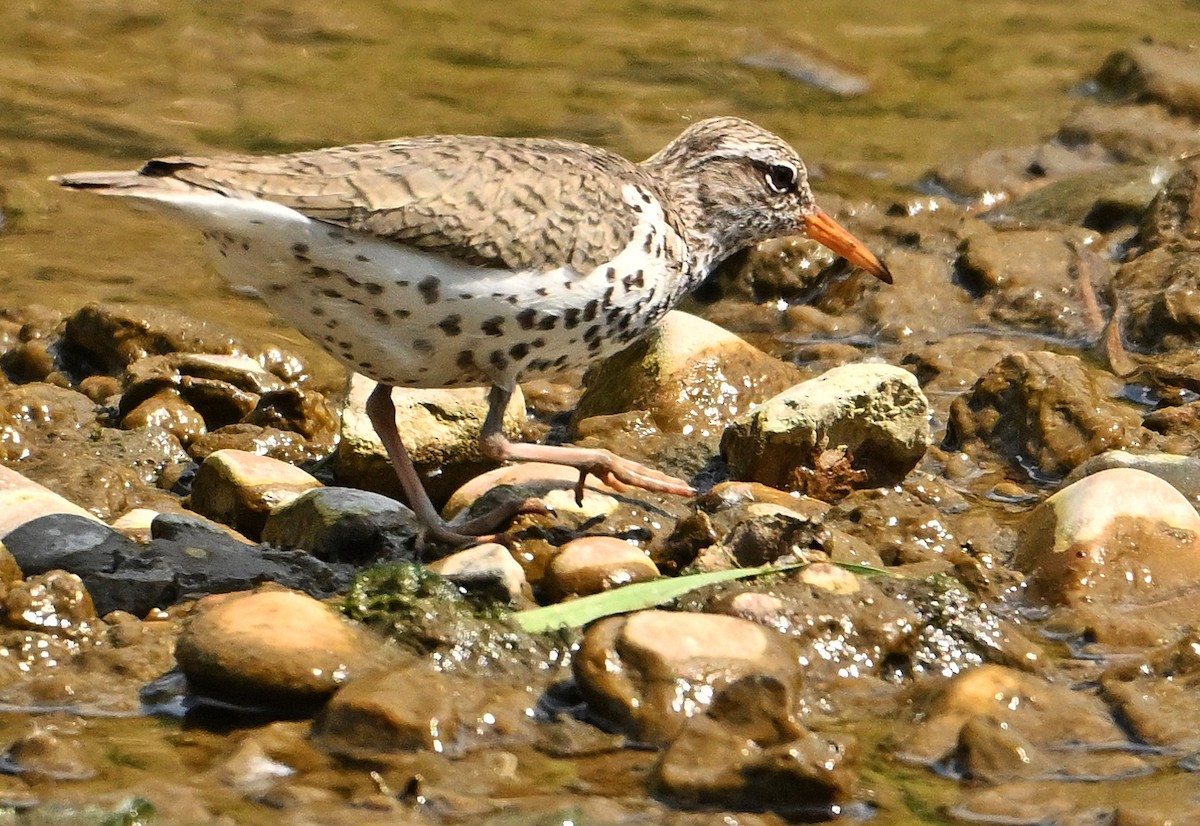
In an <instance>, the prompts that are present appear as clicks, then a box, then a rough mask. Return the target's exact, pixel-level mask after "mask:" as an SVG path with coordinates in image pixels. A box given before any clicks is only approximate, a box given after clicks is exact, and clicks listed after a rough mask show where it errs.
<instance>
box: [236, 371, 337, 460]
mask: <svg viewBox="0 0 1200 826" xmlns="http://www.w3.org/2000/svg"><path fill="white" fill-rule="evenodd" d="M245 421H246V423H247V424H252V425H258V426H260V427H262V428H264V429H275V430H280V431H285V432H291V433H298V434H300V435H301V436H303V437H304V439H305V440H306V442H307V443H308V447H309V449H310V450H311V451H312V453H313V455H315V456H324V455H326V454H328V453H329V452H330V451H331V450H332V449H333V447H334V442H335V441H336V440H337V438H338V429H339V427H340V426H341V421H340V420H339V418H338V411H337V409H336V408H335V407H334V406H333V404H332V403H331V402H330V401H329V399H328V398H326V397H325V396H324V395H323V394H321V393H316V392H313V391H311V390H305V389H303V388H300V387H295V386H292V387H283V388H279V389H277V390H269V391H264V392H263V393H262V394H261V395H260V396H259V399H258V404H256V405H255V406H254V409H253V410H252V411H250V414H249V415H248V416H246V419H245Z"/></svg>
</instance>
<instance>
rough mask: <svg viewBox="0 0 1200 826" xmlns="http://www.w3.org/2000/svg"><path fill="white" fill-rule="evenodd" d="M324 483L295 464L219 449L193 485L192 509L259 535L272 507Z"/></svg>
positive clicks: (201, 466)
mask: <svg viewBox="0 0 1200 826" xmlns="http://www.w3.org/2000/svg"><path fill="white" fill-rule="evenodd" d="M320 486H321V483H320V482H318V481H317V480H316V479H315V478H313V477H312V476H310V475H309V474H308V473H305V472H304V471H303V470H301V469H300V468H298V467H295V466H294V465H289V464H287V463H286V462H280V461H278V460H277V459H271V458H268V457H266V456H259V455H258V454H255V453H247V452H246V451H242V450H218V451H217V452H216V453H213V454H211V455H210V456H209V457H208V458H207V459H205V460H204V464H202V465H200V470H199V471H197V473H196V479H195V482H193V484H192V497H191V501H190V506H191V508H192V510H194V511H196V512H197V513H200V514H203V515H204V516H207V517H208V518H210V519H215V520H217V521H218V522H223V523H225V524H227V525H230V526H232V527H234V528H236V529H237V530H238V531H240V532H241V533H244V534H246V535H247V536H250V537H257V536H258V535H259V534H260V533H261V531H262V527H263V524H264V523H265V522H266V521H267V515H268V514H269V513H270V512H271V510H272V509H273V508H275V507H278V506H279V505H282V504H283V503H285V502H290V501H292V500H293V499H295V498H296V497H297V496H299V495H300V494H302V493H304V492H305V491H306V490H312V489H313V488H318V487H320Z"/></svg>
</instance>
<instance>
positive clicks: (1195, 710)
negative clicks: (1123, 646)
mask: <svg viewBox="0 0 1200 826" xmlns="http://www.w3.org/2000/svg"><path fill="white" fill-rule="evenodd" d="M1100 686H1101V690H1102V692H1103V696H1104V697H1105V699H1107V700H1108V702H1109V703H1110V704H1111V705H1113V706H1114V707H1115V709H1116V711H1117V713H1118V714H1120V716H1121V719H1122V720H1123V721H1125V724H1126V725H1127V726H1128V727H1129V729H1130V731H1131V732H1132V733H1133V735H1134V736H1135V737H1137V738H1138V739H1139V740H1140V741H1141V742H1144V743H1150V744H1152V745H1156V746H1170V747H1174V748H1177V749H1180V750H1187V751H1192V752H1194V751H1197V750H1200V636H1198V635H1197V633H1196V631H1194V630H1193V631H1189V632H1188V633H1187V634H1186V635H1185V636H1184V637H1183V639H1181V640H1179V641H1178V642H1176V643H1173V644H1172V645H1169V646H1164V647H1162V648H1159V649H1157V650H1153V651H1150V652H1148V653H1146V654H1144V655H1142V656H1138V657H1136V658H1134V659H1132V660H1131V661H1129V662H1123V663H1119V664H1117V665H1114V666H1113V667H1111V668H1109V669H1108V670H1106V671H1105V672H1104V674H1103V675H1101V678H1100Z"/></svg>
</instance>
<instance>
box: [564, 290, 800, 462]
mask: <svg viewBox="0 0 1200 826" xmlns="http://www.w3.org/2000/svg"><path fill="white" fill-rule="evenodd" d="M799 378H800V373H799V372H798V371H797V370H796V368H794V367H792V366H791V365H788V364H784V363H783V362H781V361H779V360H778V359H774V358H772V357H771V356H768V355H767V354H766V353H763V352H762V351H761V350H758V349H757V348H755V347H752V346H751V345H749V344H747V343H746V342H745V341H743V340H742V339H740V338H738V337H737V336H735V335H734V334H733V333H730V332H727V331H725V330H723V329H722V328H720V327H718V326H716V325H715V324H712V323H710V322H707V321H704V320H703V319H700V318H697V317H695V316H691V315H688V314H686V313H680V312H672V313H669V314H668V315H667V316H666V318H665V319H663V321H662V322H661V323H660V324H659V325H658V326H657V327H656V328H655V329H654V330H653V331H652V332H651V333H650V334H649V335H648V336H646V337H644V338H642V339H640V340H639V341H637V342H636V343H635V344H633V345H632V346H630V347H629V348H628V349H626V350H624V351H622V352H621V353H619V354H618V355H616V356H613V357H612V358H610V359H608V360H607V361H605V362H604V363H602V364H600V365H598V366H597V367H595V368H593V369H592V370H591V371H589V372H588V374H587V376H585V378H584V383H585V385H586V389H585V390H584V393H583V396H582V397H581V398H580V400H579V406H578V408H577V410H576V412H575V421H576V423H577V425H578V423H579V422H581V421H582V420H584V419H587V418H588V417H591V416H604V415H609V414H617V413H626V412H629V411H634V410H645V411H648V412H649V416H650V418H651V420H652V421H653V423H654V425H655V426H656V427H657V428H658V429H659V430H661V431H663V432H664V433H675V434H683V435H685V436H689V437H691V438H692V439H693V440H695V441H696V442H698V443H702V444H703V445H708V446H710V447H711V446H715V443H716V440H717V439H718V438H719V437H720V434H721V432H722V430H723V429H724V427H725V425H726V423H727V422H729V421H730V420H731V419H732V418H733V417H735V416H738V415H741V414H742V413H744V412H745V411H746V410H747V409H749V407H750V406H751V405H753V404H755V403H757V402H760V401H762V400H763V399H766V398H768V397H769V396H770V395H771V394H773V393H778V392H779V391H781V390H783V389H784V388H786V387H789V386H791V385H792V384H794V383H795V382H796V381H797V380H798V379H799Z"/></svg>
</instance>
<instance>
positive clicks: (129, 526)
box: [109, 508, 159, 544]
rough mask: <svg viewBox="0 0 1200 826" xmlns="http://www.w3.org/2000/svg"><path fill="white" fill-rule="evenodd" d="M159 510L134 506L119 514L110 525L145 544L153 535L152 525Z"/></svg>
mask: <svg viewBox="0 0 1200 826" xmlns="http://www.w3.org/2000/svg"><path fill="white" fill-rule="evenodd" d="M158 516H159V512H158V511H156V510H154V509H152V508H133V509H132V510H128V511H126V512H125V513H123V514H121V515H120V516H118V517H117V518H116V519H114V520H113V521H112V523H111V524H110V525H109V527H110V528H112V529H113V530H114V531H117V532H118V533H120V534H122V535H124V536H127V537H129V538H130V539H132V540H133V541H135V542H141V543H143V544H145V543H146V542H149V541H150V539H151V537H152V536H153V531H152V528H151V525H153V524H154V520H155V519H156V518H158Z"/></svg>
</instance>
